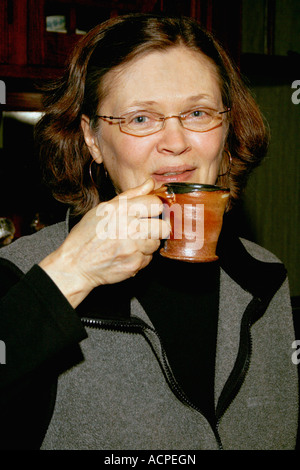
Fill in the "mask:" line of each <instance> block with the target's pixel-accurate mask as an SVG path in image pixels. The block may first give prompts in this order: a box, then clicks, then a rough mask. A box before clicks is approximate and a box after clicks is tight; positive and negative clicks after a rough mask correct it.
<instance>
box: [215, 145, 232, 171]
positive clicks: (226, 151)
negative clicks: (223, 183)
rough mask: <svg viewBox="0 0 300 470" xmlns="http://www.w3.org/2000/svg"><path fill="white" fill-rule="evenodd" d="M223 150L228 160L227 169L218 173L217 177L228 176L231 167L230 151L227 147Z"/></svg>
mask: <svg viewBox="0 0 300 470" xmlns="http://www.w3.org/2000/svg"><path fill="white" fill-rule="evenodd" d="M224 152H225V153H226V154H227V156H228V160H229V165H228V168H227V171H226V172H225V173H222V174H221V175H218V178H220V176H228V175H230V171H231V167H232V156H231V153H230V152H229V150H227V149H224Z"/></svg>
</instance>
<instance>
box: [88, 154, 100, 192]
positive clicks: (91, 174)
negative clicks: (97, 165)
mask: <svg viewBox="0 0 300 470" xmlns="http://www.w3.org/2000/svg"><path fill="white" fill-rule="evenodd" d="M94 161H95V160H93V159H92V160H91V162H90V165H89V175H90V178H91V181H92V183H93V185H94V186H95V187H96V188H97V187H98V186H97V184H96V183H95V181H94V178H93V173H92V164H93V163H94Z"/></svg>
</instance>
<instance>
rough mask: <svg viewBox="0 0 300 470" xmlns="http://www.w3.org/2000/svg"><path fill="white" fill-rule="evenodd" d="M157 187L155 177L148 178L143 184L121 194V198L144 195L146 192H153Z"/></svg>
mask: <svg viewBox="0 0 300 470" xmlns="http://www.w3.org/2000/svg"><path fill="white" fill-rule="evenodd" d="M154 187H155V181H154V179H153V178H148V179H147V180H146V181H145V182H144V183H143V184H141V185H140V186H137V187H136V188H131V189H128V190H127V191H124V192H123V193H122V194H120V195H119V197H120V198H123V197H127V198H128V199H132V198H134V197H137V196H143V195H145V194H149V193H151V191H153V189H154Z"/></svg>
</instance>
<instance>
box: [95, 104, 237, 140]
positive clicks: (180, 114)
mask: <svg viewBox="0 0 300 470" xmlns="http://www.w3.org/2000/svg"><path fill="white" fill-rule="evenodd" d="M201 109H207V110H210V111H214V113H215V115H216V114H225V113H229V112H230V111H231V108H227V109H225V110H223V111H217V110H216V109H212V108H197V109H195V111H200V110H201ZM191 111H193V109H191V110H190V111H186V112H185V113H179V114H174V115H171V116H163V115H160V114H159V113H156V112H153V114H156V115H160V116H161V118H159V119H157V120H156V121H162V126H161V128H160V129H158V130H156V131H154V132H150V133H149V134H148V133H147V134H143V135H141V134H140V135H139V134H132V133H131V132H127V131H124V129H123V128H122V127H121V124H122V122H121V121H120V120H122V119H123V120H124V119H126V115H125V116H120V117H116V116H105V115H99V114H96V116H95V117H97V118H99V119H103V120H104V121H106V120H109V121H113V120H117V119H118V120H119V122H116V123H114V122H110V124H119V128H120V131H121V132H123V133H124V134H128V135H132V136H134V137H147V136H148V135H152V134H156V133H157V132H160V131H161V130H162V129H163V128H164V126H165V122H166V120H167V119H171V118H178V119H179V122H180V124H181V125H182V127H183V128H184V129H186V130H189V131H191V132H208V131H211V130H213V129H215V128H216V127H218V126H219V125H221V124H218V125H216V126H214V127H211V128H209V129H205V130H204V131H196V130H194V129H188V128H187V127H185V126H184V124H183V121H184V120H185V117H184V115H188V114H189V113H190V112H191ZM139 112H141V113H142V112H145V110H141V111H139ZM148 112H150V111H148ZM127 114H128V115H129V114H132V113H127Z"/></svg>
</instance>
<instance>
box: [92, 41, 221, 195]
mask: <svg viewBox="0 0 300 470" xmlns="http://www.w3.org/2000/svg"><path fill="white" fill-rule="evenodd" d="M106 83H108V84H109V85H108V89H109V92H108V94H107V95H106V96H105V98H104V100H103V101H102V103H101V106H100V108H99V109H98V114H100V115H107V116H122V115H124V114H125V113H128V112H132V111H138V110H144V111H145V110H147V111H154V112H157V113H160V114H163V115H164V116H170V115H178V114H179V113H181V112H185V111H189V110H191V109H194V108H195V107H197V106H199V107H207V108H211V109H215V110H217V111H222V110H223V109H224V106H223V103H222V99H221V92H220V87H219V83H218V79H217V76H216V72H215V70H214V66H213V65H212V64H211V63H210V61H209V60H208V59H207V58H206V57H205V56H203V55H201V54H199V53H197V52H193V51H191V50H189V49H187V48H185V47H176V48H172V49H169V50H167V51H163V52H152V53H149V54H148V55H146V56H144V57H142V58H138V59H136V60H135V61H132V62H130V63H129V64H126V65H124V66H122V67H120V68H119V69H118V73H117V74H116V73H115V72H112V71H111V72H109V73H108V74H107V76H106ZM83 129H84V130H85V129H86V130H85V136H86V137H87V132H89V131H88V126H83ZM226 133H227V124H226V120H225V121H224V122H223V124H222V125H220V126H219V127H216V128H215V129H212V130H210V131H206V132H193V131H190V130H187V129H185V128H183V127H182V125H181V124H180V121H179V119H168V120H167V121H165V126H164V128H163V129H162V130H161V131H159V132H157V133H155V134H152V135H148V136H143V137H136V136H132V135H128V134H125V133H124V132H121V131H120V128H119V125H118V124H114V125H111V124H109V123H108V122H107V121H102V120H101V121H100V122H99V130H98V131H97V134H96V135H94V138H93V139H92V142H93V145H89V148H90V151H91V153H92V156H93V158H94V159H95V160H96V161H97V162H98V163H101V162H103V163H104V165H105V168H106V170H107V171H108V173H109V175H110V177H111V179H112V181H113V183H114V186H115V188H116V191H117V193H120V192H123V191H125V190H127V189H129V188H133V187H136V186H138V185H140V184H142V183H143V182H144V181H145V180H146V179H148V178H149V177H153V178H154V180H155V182H156V187H160V186H161V185H162V184H164V183H168V182H177V181H178V182H181V181H185V182H192V183H202V184H215V182H216V179H217V176H218V173H219V167H220V162H221V159H222V152H223V148H224V142H225V138H226ZM86 141H87V143H88V139H87V138H86ZM89 142H91V139H90V140H89Z"/></svg>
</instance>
